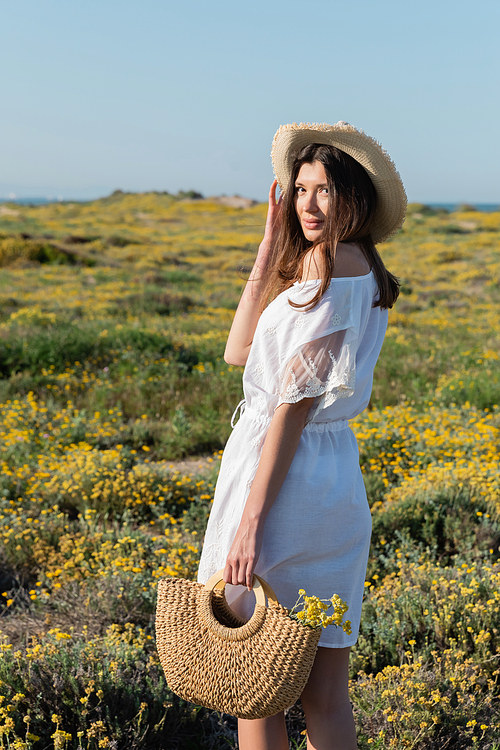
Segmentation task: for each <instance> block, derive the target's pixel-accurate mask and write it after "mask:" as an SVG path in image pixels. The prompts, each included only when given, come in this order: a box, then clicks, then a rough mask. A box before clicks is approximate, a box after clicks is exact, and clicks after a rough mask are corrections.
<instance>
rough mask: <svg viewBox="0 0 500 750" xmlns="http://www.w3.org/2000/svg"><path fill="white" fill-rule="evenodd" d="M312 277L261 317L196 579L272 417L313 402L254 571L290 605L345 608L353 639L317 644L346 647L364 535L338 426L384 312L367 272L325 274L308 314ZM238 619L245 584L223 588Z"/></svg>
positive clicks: (351, 466) (352, 405)
mask: <svg viewBox="0 0 500 750" xmlns="http://www.w3.org/2000/svg"><path fill="white" fill-rule="evenodd" d="M318 284H319V281H317V280H316V281H307V282H302V283H298V282H297V283H296V284H294V285H293V286H292V287H291V288H290V289H287V290H286V291H284V292H282V293H281V294H280V295H279V296H278V297H276V298H275V299H274V300H273V301H272V302H271V304H270V305H269V306H268V307H267V308H266V309H265V310H264V312H263V313H262V315H261V317H260V319H259V322H258V325H257V328H256V331H255V336H254V340H253V343H252V347H251V350H250V354H249V357H248V361H247V364H246V367H245V372H244V375H243V390H244V395H245V401H244V403H243V404H242V406H243V407H244V409H242V415H241V417H240V419H239V421H238V423H237V424H236V427H235V428H234V430H233V432H232V434H231V436H230V438H229V440H228V442H227V445H226V448H225V450H224V455H223V457H222V463H221V467H220V473H219V479H218V481H217V486H216V490H215V498H214V503H213V508H212V511H211V513H210V518H209V521H208V526H207V530H206V534H205V540H204V546H203V552H202V556H201V560H200V567H199V571H198V581H199V582H200V583H205V582H206V581H207V580H208V579H209V578H210V576H211V575H213V574H214V573H216V572H217V571H218V570H220V569H221V568H224V566H225V564H226V558H227V555H228V553H229V550H230V547H231V544H232V541H233V539H234V536H235V534H236V530H237V528H238V525H239V523H240V520H241V516H242V513H243V508H244V505H245V502H246V499H247V496H248V492H249V490H250V487H251V485H252V480H253V478H254V476H255V472H256V470H257V466H258V463H259V459H260V455H261V451H262V446H263V443H264V439H265V437H266V434H267V430H268V428H269V424H270V422H271V418H272V416H273V413H274V411H275V409H276V408H277V407H278V406H279V405H280V404H283V403H296V402H298V401H300V400H301V399H302V398H310V397H315V401H314V402H313V406H312V407H311V410H310V412H309V417H308V423H307V424H306V426H305V428H304V430H303V431H302V434H301V437H300V442H299V446H298V448H297V451H296V454H295V456H294V459H293V461H292V464H291V467H290V469H289V471H288V474H287V476H286V478H285V481H284V483H283V485H282V488H281V490H280V492H279V494H278V496H277V498H276V500H275V502H274V503H273V505H272V507H271V510H270V511H269V514H268V516H267V518H266V522H265V526H264V534H263V544H262V550H261V553H260V557H259V560H258V562H257V566H256V571H255V572H256V573H258V574H259V575H260V576H262V577H263V578H264V579H265V580H266V581H268V583H269V584H270V585H271V586H272V588H273V589H274V590H275V592H276V594H277V597H278V600H279V601H280V603H281V604H282V605H283V606H285V607H292V606H293V605H294V604H295V602H296V600H297V596H298V590H299V589H300V588H303V589H305V590H306V592H307V594H310V595H312V594H314V595H316V596H319V597H320V598H329V597H331V596H332V594H338V595H339V596H340V597H341V598H342V599H344V600H345V601H347V603H348V605H349V611H348V613H347V615H346V617H347V618H348V619H350V620H351V623H352V634H351V635H346V634H345V633H344V632H343V631H342V630H341V629H340V628H337V627H336V626H335V625H330V626H328V627H327V628H325V629H324V630H323V632H322V635H321V639H320V646H328V647H333V648H343V647H346V646H352V645H353V644H354V643H355V642H356V640H357V636H358V630H359V622H360V617H361V602H362V598H363V591H364V581H365V574H366V564H367V560H368V551H369V545H370V535H371V514H370V509H369V506H368V502H367V499H366V492H365V487H364V483H363V477H362V474H361V469H360V466H359V454H358V447H357V443H356V438H355V436H354V433H353V432H352V430H351V429H350V428H349V424H348V420H349V419H353V418H354V417H355V416H356V415H357V414H359V413H360V412H362V411H363V409H365V408H366V406H367V405H368V401H369V398H370V394H371V390H372V381H373V369H374V367H375V364H376V362H377V359H378V356H379V353H380V349H381V347H382V342H383V339H384V335H385V331H386V328H387V317H388V313H387V310H382V309H381V308H380V307H373V301H374V299H376V297H377V295H378V288H377V283H376V280H375V276H374V274H373V271H371V272H370V273H369V274H367V275H365V276H356V277H348V278H335V279H332V282H331V284H330V286H329V288H328V290H327V291H326V292H325V294H324V295H323V297H322V298H321V300H320V302H319V303H318V304H317V305H316V306H315V307H314V308H313V309H311V310H308V311H305V312H304V310H303V309H298V310H297V309H296V308H293V307H291V306H290V304H289V299H291V300H293V301H295V302H305V301H309V300H310V299H311V298H312V297H313V296H314V293H315V291H316V289H317V285H318ZM226 596H227V600H228V602H229V603H230V604H231V607H232V608H233V609H234V610H235V611H236V612H238V613H239V614H241V615H243V616H245V617H250V615H251V613H252V611H253V607H254V603H255V599H254V596H253V594H252V593H251V592H248V591H247V590H246V589H245V588H244V587H243V586H227V587H226Z"/></svg>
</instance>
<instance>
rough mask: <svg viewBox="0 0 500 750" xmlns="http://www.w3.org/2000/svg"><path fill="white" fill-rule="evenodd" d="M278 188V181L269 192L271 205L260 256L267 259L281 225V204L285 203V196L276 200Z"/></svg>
mask: <svg viewBox="0 0 500 750" xmlns="http://www.w3.org/2000/svg"><path fill="white" fill-rule="evenodd" d="M277 187H278V180H274V181H273V184H272V185H271V188H270V190H269V203H268V208H267V218H266V228H265V230H264V239H263V240H262V242H261V243H260V247H259V255H260V256H262V255H265V256H266V259H267V256H268V255H269V253H270V252H271V250H272V247H273V245H274V243H275V242H276V238H277V236H278V232H279V229H280V223H281V204H282V202H283V195H282V194H281V195H280V197H279V198H278V200H276V190H277Z"/></svg>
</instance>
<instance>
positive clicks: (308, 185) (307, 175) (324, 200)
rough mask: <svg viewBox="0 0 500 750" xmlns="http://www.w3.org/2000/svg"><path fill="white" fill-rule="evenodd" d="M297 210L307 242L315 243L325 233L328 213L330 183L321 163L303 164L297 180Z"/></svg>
mask: <svg viewBox="0 0 500 750" xmlns="http://www.w3.org/2000/svg"><path fill="white" fill-rule="evenodd" d="M295 210H296V212H297V216H298V219H299V221H300V226H301V227H302V231H303V232H304V236H305V238H306V240H310V241H311V242H314V241H315V240H317V239H318V237H319V236H320V235H321V232H322V231H323V226H324V222H325V219H326V215H327V213H328V182H327V179H326V172H325V168H324V166H323V165H322V164H321V163H320V162H319V161H313V163H312V164H303V165H302V166H301V168H300V170H299V174H298V175H297V179H296V180H295Z"/></svg>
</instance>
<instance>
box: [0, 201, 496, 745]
mask: <svg viewBox="0 0 500 750" xmlns="http://www.w3.org/2000/svg"><path fill="white" fill-rule="evenodd" d="M264 219H265V206H263V205H255V206H253V207H250V208H247V209H237V208H232V207H230V206H227V205H224V204H223V203H222V202H220V201H217V200H213V201H208V200H197V199H193V198H192V197H189V196H171V195H167V194H157V193H150V194H140V195H137V194H123V193H120V192H117V193H116V194H113V195H112V196H110V197H109V198H105V199H102V200H99V201H93V202H89V203H83V204H80V203H78V204H77V203H61V204H50V205H46V206H37V207H27V206H19V205H15V204H3V205H0V266H1V267H2V268H1V273H0V411H1V431H2V435H1V438H2V439H1V441H0V464H1V473H0V562H1V573H0V578H1V581H0V594H1V596H0V631H1V632H0V747H5V748H15V749H16V750H21V749H25V750H28V749H30V750H31V748H35V750H45V749H48V748H54V749H55V750H62V749H63V748H65V749H67V750H77V749H81V750H97V749H98V748H110V750H163V749H165V750H166V749H167V748H169V749H170V748H172V749H174V750H175V748H186V749H189V748H193V749H194V750H196V749H197V748H213V749H214V750H218V749H219V748H230V747H233V748H234V747H237V744H236V736H235V723H234V721H233V720H232V719H231V718H229V717H226V716H220V715H218V714H216V713H214V712H210V711H207V710H204V709H200V708H197V707H194V706H192V705H191V704H186V703H184V702H183V701H181V700H179V699H177V698H176V696H175V695H173V694H172V693H171V692H170V691H169V690H168V686H167V685H165V682H164V679H163V677H162V671H161V667H160V665H159V662H158V658H157V655H156V651H155V645H154V629H153V617H154V607H155V596H156V585H157V581H158V579H159V578H161V577H163V576H167V575H173V576H183V577H190V578H192V577H194V576H195V574H196V569H197V563H198V558H199V552H200V548H201V542H202V538H203V531H204V526H205V523H206V519H207V516H208V513H209V509H210V503H211V500H212V497H213V489H214V484H215V481H216V477H217V470H218V463H219V458H220V453H221V450H222V448H223V446H224V443H225V441H226V440H227V437H228V434H229V431H230V426H229V421H230V416H231V413H232V411H233V409H234V407H235V406H236V404H237V403H238V401H239V400H240V397H241V375H242V370H241V368H237V367H231V366H228V365H227V364H225V363H224V361H223V359H222V353H223V349H224V342H225V337H226V335H227V331H228V328H229V326H230V323H231V319H232V315H233V312H234V309H235V308H236V305H237V302H238V298H239V294H240V292H241V289H242V286H243V284H244V278H245V273H248V271H249V269H250V267H251V264H252V260H253V257H254V255H255V251H256V247H257V245H258V242H259V240H260V237H261V235H262V231H263V226H264ZM380 250H381V253H382V255H383V257H384V259H385V262H386V264H387V266H388V267H389V269H390V270H391V271H392V272H393V273H395V274H396V275H397V276H398V277H399V278H400V280H401V283H402V294H401V296H400V299H399V300H398V302H397V304H396V306H395V308H394V309H393V310H391V311H390V316H389V329H388V333H387V337H386V341H385V344H384V348H383V351H382V355H381V358H380V361H379V364H378V365H377V368H376V371H375V382H374V389H373V397H372V400H371V403H370V407H369V409H368V410H367V411H366V412H365V413H364V414H363V415H361V416H360V417H358V418H357V419H356V420H355V423H354V424H353V429H354V430H355V432H356V436H357V439H358V443H359V448H360V458H361V465H362V470H363V472H364V476H365V482H366V487H367V492H368V496H369V501H370V504H371V506H372V513H373V539H372V550H371V555H370V561H369V567H368V573H367V580H366V584H365V587H366V601H365V605H364V617H363V621H362V625H361V633H360V638H359V641H358V644H357V646H356V647H355V649H353V658H352V684H351V696H352V701H353V705H354V710H355V718H356V722H357V726H358V732H359V747H360V748H361V750H365V748H378V749H379V750H381V749H382V748H396V749H397V750H400V749H401V750H402V749H403V748H414V749H415V750H423V749H424V748H425V749H426V750H428V749H430V750H451V749H452V748H468V747H472V748H480V749H481V750H499V749H500V705H499V697H500V687H499V675H500V549H499V542H500V473H499V453H500V407H499V405H500V366H499V359H500V354H499V353H500V318H499V304H500V213H492V214H482V213H478V212H474V211H471V210H464V211H459V212H457V213H454V214H448V213H445V212H435V211H432V210H430V209H428V208H427V207H425V206H421V205H416V204H413V205H411V206H410V210H409V214H408V218H407V220H406V223H405V225H404V227H403V229H402V230H401V231H400V232H399V233H398V234H397V236H396V237H395V238H394V239H393V240H392V241H391V242H389V243H386V244H384V245H382V246H380ZM201 455H205V456H208V457H209V458H208V460H205V461H203V463H202V464H200V466H201V467H202V468H200V469H197V470H195V471H193V472H189V473H186V472H183V471H182V470H181V469H180V468H179V466H181V464H179V461H180V460H181V459H184V458H186V457H188V458H189V457H197V456H201ZM311 593H313V592H311ZM287 720H288V724H289V729H290V734H291V738H292V739H291V747H292V748H303V747H305V738H304V735H303V734H302V732H303V729H304V724H303V720H302V716H301V712H300V707H299V706H297V707H295V708H294V709H292V710H291V711H290V712H289V715H288V718H287Z"/></svg>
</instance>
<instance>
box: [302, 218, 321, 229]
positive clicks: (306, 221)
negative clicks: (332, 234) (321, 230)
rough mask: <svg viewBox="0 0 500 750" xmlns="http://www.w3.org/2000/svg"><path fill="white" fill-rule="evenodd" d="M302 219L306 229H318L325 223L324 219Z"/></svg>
mask: <svg viewBox="0 0 500 750" xmlns="http://www.w3.org/2000/svg"><path fill="white" fill-rule="evenodd" d="M302 221H303V223H304V226H305V227H306V229H318V227H320V226H321V225H322V224H323V222H322V221H312V220H309V219H303V220H302Z"/></svg>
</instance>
